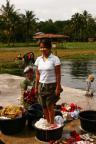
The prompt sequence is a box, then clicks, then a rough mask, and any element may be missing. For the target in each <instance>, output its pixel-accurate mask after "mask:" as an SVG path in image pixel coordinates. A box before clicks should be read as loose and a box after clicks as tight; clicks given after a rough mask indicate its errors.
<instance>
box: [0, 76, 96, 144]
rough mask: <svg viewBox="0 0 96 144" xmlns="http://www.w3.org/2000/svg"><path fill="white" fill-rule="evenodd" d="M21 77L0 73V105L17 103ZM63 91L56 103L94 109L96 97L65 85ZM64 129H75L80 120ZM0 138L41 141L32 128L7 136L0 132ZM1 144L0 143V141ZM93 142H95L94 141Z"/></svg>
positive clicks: (17, 143)
mask: <svg viewBox="0 0 96 144" xmlns="http://www.w3.org/2000/svg"><path fill="white" fill-rule="evenodd" d="M23 79H24V78H23V77H18V76H14V75H9V74H2V75H0V105H1V106H6V105H8V104H19V101H18V97H20V95H21V91H20V82H21V81H22V80H23ZM62 88H63V92H62V93H61V96H60V97H61V98H60V100H59V101H58V103H57V104H61V103H63V102H64V103H76V104H77V105H78V106H80V107H82V108H83V109H95V110H96V97H95V96H94V97H93V98H92V99H91V98H86V97H85V91H83V90H79V89H73V88H69V87H66V86H62ZM64 129H65V130H69V131H71V130H77V131H79V132H80V131H81V129H80V121H79V120H74V121H72V122H70V123H68V124H66V125H65V127H64ZM0 139H1V140H2V141H3V142H4V143H5V144H42V142H40V141H38V140H36V138H35V132H34V130H33V129H28V128H27V127H25V129H24V130H23V131H22V132H21V133H19V134H16V135H13V136H8V135H4V134H2V133H0ZM0 144H2V143H0ZM94 144H95V143H94Z"/></svg>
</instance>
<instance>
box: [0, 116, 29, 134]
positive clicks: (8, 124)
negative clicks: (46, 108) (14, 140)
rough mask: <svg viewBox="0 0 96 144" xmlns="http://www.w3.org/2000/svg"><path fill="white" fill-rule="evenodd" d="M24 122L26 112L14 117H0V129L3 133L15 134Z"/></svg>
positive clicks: (19, 130) (20, 129) (21, 128)
mask: <svg viewBox="0 0 96 144" xmlns="http://www.w3.org/2000/svg"><path fill="white" fill-rule="evenodd" d="M25 124H26V114H24V115H23V116H22V117H19V118H15V119H0V130H1V132H2V133H4V134H8V135H10V134H16V133H18V132H21V131H22V130H23V129H24V127H25Z"/></svg>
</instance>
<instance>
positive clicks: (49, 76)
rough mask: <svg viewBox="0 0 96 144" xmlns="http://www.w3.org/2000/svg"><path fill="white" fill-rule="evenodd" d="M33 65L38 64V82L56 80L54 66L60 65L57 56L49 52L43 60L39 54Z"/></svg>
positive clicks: (53, 81) (52, 81)
mask: <svg viewBox="0 0 96 144" xmlns="http://www.w3.org/2000/svg"><path fill="white" fill-rule="evenodd" d="M35 65H36V66H38V70H39V72H40V80H39V82H41V83H47V84H48V83H55V82H56V75H55V66H57V65H61V62H60V59H59V58H58V57H57V56H55V55H53V54H50V56H49V57H48V59H47V60H46V61H44V59H43V56H39V57H38V58H37V59H36V61H35Z"/></svg>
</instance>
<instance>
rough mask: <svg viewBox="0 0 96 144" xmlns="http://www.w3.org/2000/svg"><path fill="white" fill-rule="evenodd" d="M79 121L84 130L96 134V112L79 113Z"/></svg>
mask: <svg viewBox="0 0 96 144" xmlns="http://www.w3.org/2000/svg"><path fill="white" fill-rule="evenodd" d="M79 119H80V124H81V128H82V129H83V130H85V131H88V132H96V111H92V110H87V111H82V112H80V113H79Z"/></svg>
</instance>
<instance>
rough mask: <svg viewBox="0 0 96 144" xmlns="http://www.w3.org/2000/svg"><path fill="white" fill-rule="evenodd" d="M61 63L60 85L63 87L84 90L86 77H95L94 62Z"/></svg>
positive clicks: (64, 61)
mask: <svg viewBox="0 0 96 144" xmlns="http://www.w3.org/2000/svg"><path fill="white" fill-rule="evenodd" d="M61 63H62V66H61V69H62V70H61V75H62V76H61V83H62V84H63V85H64V86H68V87H72V88H76V89H83V90H85V88H86V78H87V76H88V75H89V74H90V73H93V74H94V76H95V77H96V60H63V61H61ZM94 83H96V80H95V81H94Z"/></svg>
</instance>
